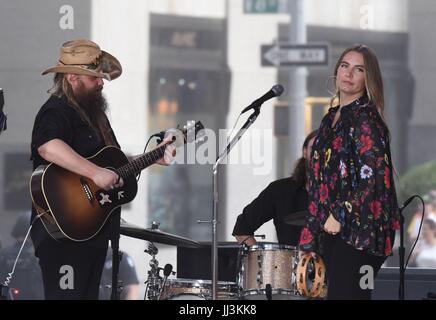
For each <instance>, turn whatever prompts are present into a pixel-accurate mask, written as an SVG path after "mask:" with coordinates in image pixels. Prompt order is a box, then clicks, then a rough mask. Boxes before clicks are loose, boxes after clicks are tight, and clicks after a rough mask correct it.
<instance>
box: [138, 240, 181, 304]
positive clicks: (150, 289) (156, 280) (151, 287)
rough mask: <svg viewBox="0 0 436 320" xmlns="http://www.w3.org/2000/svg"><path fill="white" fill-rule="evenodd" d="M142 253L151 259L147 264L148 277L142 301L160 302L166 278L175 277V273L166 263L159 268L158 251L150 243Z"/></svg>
mask: <svg viewBox="0 0 436 320" xmlns="http://www.w3.org/2000/svg"><path fill="white" fill-rule="evenodd" d="M144 252H145V253H147V254H149V255H151V257H152V258H151V260H150V263H149V265H150V270H149V271H148V277H147V280H146V281H145V284H146V287H145V295H144V300H146V299H148V300H160V298H161V294H162V290H163V287H164V286H165V283H166V281H167V279H168V277H169V276H170V275H171V274H173V275H175V274H176V272H175V271H173V266H172V265H171V264H169V263H167V264H166V265H165V267H164V268H160V267H159V262H158V261H157V259H156V255H157V254H158V252H159V250H158V249H157V248H156V246H155V245H154V244H153V243H152V242H149V243H148V247H147V249H145V250H144ZM161 270H163V274H164V277H163V279H162V277H161V276H160V274H159V273H160V271H161Z"/></svg>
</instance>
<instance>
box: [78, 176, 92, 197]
mask: <svg viewBox="0 0 436 320" xmlns="http://www.w3.org/2000/svg"><path fill="white" fill-rule="evenodd" d="M80 184H81V185H82V188H83V191H84V192H85V195H86V198H88V201H89V202H90V203H93V202H94V196H93V194H92V192H91V189H90V188H89V185H88V183H87V182H86V180H85V179H84V178H80Z"/></svg>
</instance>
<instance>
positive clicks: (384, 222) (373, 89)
mask: <svg viewBox="0 0 436 320" xmlns="http://www.w3.org/2000/svg"><path fill="white" fill-rule="evenodd" d="M334 76H335V84H336V94H335V96H334V97H333V98H332V103H331V105H332V107H331V108H330V109H329V111H328V113H327V115H326V116H325V117H324V118H323V120H322V122H321V125H320V127H319V129H318V135H317V137H316V138H315V141H314V144H313V148H312V157H311V163H310V170H309V217H308V219H307V225H306V227H305V228H304V229H303V231H302V234H301V238H300V249H301V250H302V251H306V252H317V253H320V254H321V255H322V257H323V258H324V261H325V263H326V269H327V280H328V295H327V298H328V299H370V298H371V290H372V289H373V284H374V279H375V276H376V275H377V272H378V271H379V270H380V268H381V265H382V264H383V262H384V261H385V260H386V258H387V257H388V256H390V255H391V254H392V245H393V242H394V236H395V230H397V229H398V228H399V212H398V205H397V198H396V192H395V186H394V180H393V175H392V171H393V167H392V159H391V153H390V141H389V140H390V136H389V130H388V128H387V125H386V123H385V120H384V115H383V110H384V96H383V81H382V75H381V71H380V67H379V63H378V60H377V57H376V55H375V54H374V52H373V51H372V50H371V49H370V48H368V47H367V46H365V45H354V46H352V47H349V48H347V49H346V50H345V51H344V52H343V53H342V54H341V56H340V57H339V60H338V61H337V63H336V66H335V70H334ZM334 101H337V105H336V106H335V107H333V103H334Z"/></svg>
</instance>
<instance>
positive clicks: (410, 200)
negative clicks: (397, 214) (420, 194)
mask: <svg viewBox="0 0 436 320" xmlns="http://www.w3.org/2000/svg"><path fill="white" fill-rule="evenodd" d="M415 197H416V195H414V196H411V197H410V198H409V199H407V200H406V201H405V202H404V204H403V206H402V207H401V208H400V211H402V210H403V209H404V208H405V207H407V206H408V205H409V204H410V203H411V202H412V200H413V199H415Z"/></svg>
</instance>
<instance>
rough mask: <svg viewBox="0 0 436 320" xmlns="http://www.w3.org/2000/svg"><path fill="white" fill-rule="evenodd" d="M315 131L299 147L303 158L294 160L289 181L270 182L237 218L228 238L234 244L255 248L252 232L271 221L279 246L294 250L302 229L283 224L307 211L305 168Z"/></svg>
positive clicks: (287, 179)
mask: <svg viewBox="0 0 436 320" xmlns="http://www.w3.org/2000/svg"><path fill="white" fill-rule="evenodd" d="M315 136H316V131H313V132H311V133H310V134H309V135H308V136H307V137H306V139H305V140H304V143H303V155H302V157H301V158H300V159H299V160H297V162H296V165H295V168H294V172H293V173H292V175H291V176H290V177H287V178H284V179H279V180H276V181H273V182H272V183H270V184H269V185H268V187H266V188H265V189H264V190H263V191H262V192H261V193H260V194H259V195H258V196H257V198H256V199H254V200H253V201H252V202H251V203H250V204H249V205H247V206H246V207H245V208H244V210H243V212H242V213H241V214H240V215H239V216H238V218H237V220H236V224H235V226H234V228H233V233H232V235H233V236H234V237H235V238H236V240H237V241H238V243H240V244H242V243H245V244H246V245H248V246H252V245H254V244H256V239H255V238H254V232H255V231H256V230H257V229H258V228H260V226H262V225H263V224H264V223H266V222H268V221H269V220H271V219H273V221H274V226H275V228H276V233H277V239H278V242H279V243H280V244H286V245H291V246H298V241H299V238H300V232H301V229H302V226H297V225H291V224H286V223H285V221H284V218H285V217H288V218H289V215H291V216H292V213H297V212H301V211H307V205H308V200H307V199H308V197H307V189H308V186H307V179H306V176H307V167H308V159H309V157H310V153H311V149H312V144H313V141H314V140H315Z"/></svg>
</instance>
